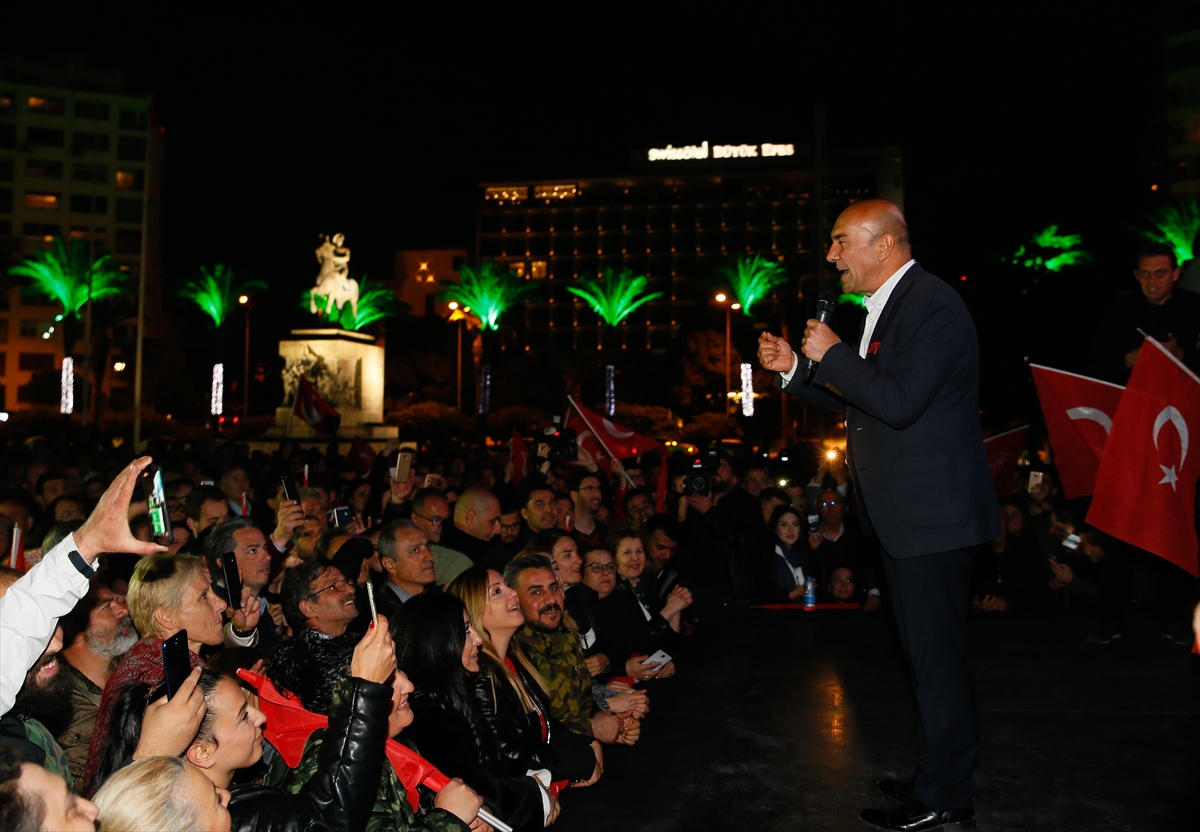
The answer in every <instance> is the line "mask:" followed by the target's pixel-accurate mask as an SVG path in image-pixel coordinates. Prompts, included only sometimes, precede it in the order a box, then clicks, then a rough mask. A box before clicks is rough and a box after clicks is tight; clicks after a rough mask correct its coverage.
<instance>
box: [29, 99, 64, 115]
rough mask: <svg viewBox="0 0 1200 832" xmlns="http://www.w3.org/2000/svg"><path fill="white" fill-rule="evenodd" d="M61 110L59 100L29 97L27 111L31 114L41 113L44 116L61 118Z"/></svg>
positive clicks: (61, 104) (60, 101) (61, 101)
mask: <svg viewBox="0 0 1200 832" xmlns="http://www.w3.org/2000/svg"><path fill="white" fill-rule="evenodd" d="M63 110H64V108H63V100H62V99H61V98H47V97H45V96H40V95H31V96H29V111H30V112H32V113H41V114H42V115H44V116H61V115H62V114H63Z"/></svg>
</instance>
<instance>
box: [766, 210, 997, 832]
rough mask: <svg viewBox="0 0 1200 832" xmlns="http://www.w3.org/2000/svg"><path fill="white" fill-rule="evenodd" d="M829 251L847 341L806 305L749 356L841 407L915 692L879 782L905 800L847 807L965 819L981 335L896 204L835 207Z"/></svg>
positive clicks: (894, 818) (983, 511) (919, 825)
mask: <svg viewBox="0 0 1200 832" xmlns="http://www.w3.org/2000/svg"><path fill="white" fill-rule="evenodd" d="M832 238H833V244H832V245H831V246H830V248H829V253H828V255H827V258H826V259H827V260H829V261H830V262H832V263H834V264H835V265H836V266H837V268H838V271H839V272H841V279H842V285H843V288H844V289H845V291H847V292H851V293H866V295H867V301H866V303H867V312H868V314H867V318H866V321H865V322H864V329H863V333H862V336H861V338H860V339H859V341H858V343H857V344H847V343H844V342H842V341H841V340H840V339H839V338H838V337H837V335H835V334H834V332H833V330H831V329H830V328H829V327H828V326H826V325H825V324H824V323H821V322H820V321H817V320H810V321H809V322H808V326H807V329H806V330H805V333H804V340H803V341H802V342H801V349H802V350H803V353H804V357H806V358H808V359H809V360H811V361H814V362H818V366H817V367H816V370H815V372H814V373H813V374H812V376H811V384H806V378H805V376H806V375H807V374H806V373H805V372H804V367H803V366H802V363H801V357H800V356H798V355H797V354H796V353H795V352H794V351H793V350H792V348H791V346H790V345H789V344H788V343H787V342H786V341H784V340H783V339H781V338H777V337H775V336H773V335H770V334H769V333H764V334H763V335H762V337H761V338H760V340H759V360H760V361H761V362H762V365H763V366H764V367H765V368H766V369H768V370H774V371H777V372H779V373H780V374H781V377H782V383H783V388H784V390H785V391H787V392H788V393H791V394H793V395H797V396H801V397H803V398H805V399H807V400H809V401H812V402H815V403H817V404H821V405H824V406H826V407H830V408H833V409H836V410H842V411H844V412H845V414H846V432H847V459H848V462H849V467H850V472H851V475H852V476H853V478H854V484H855V494H856V498H857V500H858V506H859V517H860V519H861V522H862V524H863V526H864V531H870V530H872V529H873V531H874V532H875V534H877V535H878V537H879V542H880V545H881V546H882V548H883V550H884V552H885V557H884V571H885V573H886V575H887V579H888V585H889V589H890V595H891V599H892V603H893V608H894V611H895V616H896V622H897V624H898V626H899V631H900V638H901V643H902V645H903V646H904V649H905V651H906V652H907V654H908V656H909V659H910V661H911V664H912V669H913V674H914V683H915V688H916V694H917V705H918V714H919V719H918V736H917V751H918V758H917V773H916V778H915V780H914V781H913V782H911V783H909V782H898V781H890V780H886V781H883V782H882V783H881V784H880V789H881V791H883V792H884V793H885V794H886V795H887V796H889V797H892V798H895V799H899V800H901V801H902V802H903V804H902V805H901V806H900V807H899V808H897V809H894V810H892V811H891V812H887V811H883V810H878V809H867V810H865V811H864V812H863V813H862V814H861V815H860V816H859V817H860V818H861V819H862V820H863V821H864V822H865V823H867V824H868V825H870V826H874V827H876V828H879V829H905V830H912V831H913V832H921V831H923V830H930V829H942V828H944V827H945V826H946V825H947V824H958V825H957V826H954V827H953V828H956V829H963V830H966V829H974V828H975V812H974V808H973V805H972V803H973V798H972V793H971V772H972V769H973V768H974V764H975V757H976V753H977V749H978V741H977V739H976V736H975V713H974V704H973V702H972V698H971V692H970V690H971V684H970V678H969V669H968V665H967V643H966V642H967V639H966V617H967V608H968V595H969V588H970V579H971V567H972V563H973V559H974V549H973V547H974V546H975V545H976V544H979V543H982V542H983V541H985V540H990V539H992V538H995V537H996V536H997V535H998V534H999V531H1000V529H999V522H998V517H997V513H996V495H995V490H994V487H993V485H992V481H991V475H990V472H989V470H988V464H987V457H986V454H985V452H984V449H983V441H982V438H981V434H980V429H979V415H978V413H979V411H978V408H979V347H978V340H977V338H976V334H975V326H974V324H973V322H972V321H971V316H970V314H969V313H968V312H967V308H966V306H965V305H964V304H963V302H962V299H961V298H959V297H958V295H957V294H956V293H955V292H954V290H953V289H951V288H950V287H949V286H948V285H947V284H946V283H944V282H943V281H941V280H939V279H938V278H937V277H935V276H934V275H932V274H930V273H929V272H927V271H925V270H924V269H923V268H921V267H920V265H918V264H917V263H916V261H915V260H913V259H912V252H911V247H910V245H909V239H908V226H907V224H906V223H905V220H904V215H903V214H902V213H901V212H900V209H899V208H897V207H896V206H895V205H893V204H892V203H890V202H887V201H885V200H868V201H864V202H859V203H856V204H854V205H852V206H850V207H849V208H847V209H846V210H845V211H843V212H842V214H841V215H840V216H839V217H838V220H837V224H836V225H835V226H834V229H833V234H832Z"/></svg>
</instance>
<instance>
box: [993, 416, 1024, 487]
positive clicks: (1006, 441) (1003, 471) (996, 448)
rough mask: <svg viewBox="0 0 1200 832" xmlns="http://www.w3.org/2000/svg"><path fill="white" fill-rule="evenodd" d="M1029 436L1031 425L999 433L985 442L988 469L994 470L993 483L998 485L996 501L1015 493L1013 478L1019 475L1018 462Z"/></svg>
mask: <svg viewBox="0 0 1200 832" xmlns="http://www.w3.org/2000/svg"><path fill="white" fill-rule="evenodd" d="M1027 436H1029V425H1021V427H1019V428H1013V429H1012V430H1006V431H1004V433H997V434H996V435H995V436H989V437H988V438H987V439H985V440H983V447H984V450H986V451H987V458H988V467H989V468H991V469H992V482H993V483H995V485H996V499H998V500H1003V499H1004V498H1005V497H1007V496H1008V495H1009V494H1012V491H1013V478H1014V476H1015V475H1016V473H1017V460H1018V459H1020V458H1021V451H1023V450H1025V439H1026V437H1027Z"/></svg>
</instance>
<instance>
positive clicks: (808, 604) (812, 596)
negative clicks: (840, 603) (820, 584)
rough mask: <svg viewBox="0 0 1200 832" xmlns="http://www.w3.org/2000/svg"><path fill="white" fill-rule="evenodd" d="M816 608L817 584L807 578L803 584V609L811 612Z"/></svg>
mask: <svg viewBox="0 0 1200 832" xmlns="http://www.w3.org/2000/svg"><path fill="white" fill-rule="evenodd" d="M816 606H817V582H816V581H814V580H813V579H812V578H809V579H808V580H807V581H805V582H804V608H805V609H806V610H811V609H813V608H814V607H816Z"/></svg>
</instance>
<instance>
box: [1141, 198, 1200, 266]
mask: <svg viewBox="0 0 1200 832" xmlns="http://www.w3.org/2000/svg"><path fill="white" fill-rule="evenodd" d="M1147 219H1148V220H1149V221H1150V224H1151V225H1153V226H1154V229H1153V230H1152V231H1146V230H1144V229H1140V228H1138V229H1134V230H1135V231H1137V233H1138V234H1141V235H1142V236H1143V237H1145V238H1146V239H1148V240H1153V241H1154V242H1156V243H1164V244H1166V245H1168V246H1170V247H1171V248H1173V249H1174V250H1175V260H1176V261H1177V262H1179V263H1183V262H1184V261H1186V260H1191V259H1192V258H1193V257H1195V252H1194V251H1193V250H1192V245H1193V243H1194V242H1195V240H1196V235H1197V234H1200V203H1197V202H1196V198H1195V197H1188V198H1186V199H1182V200H1180V201H1179V203H1178V204H1176V205H1164V206H1162V207H1159V208H1155V209H1154V210H1153V211H1151V212H1150V213H1149V214H1148V215H1147Z"/></svg>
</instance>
